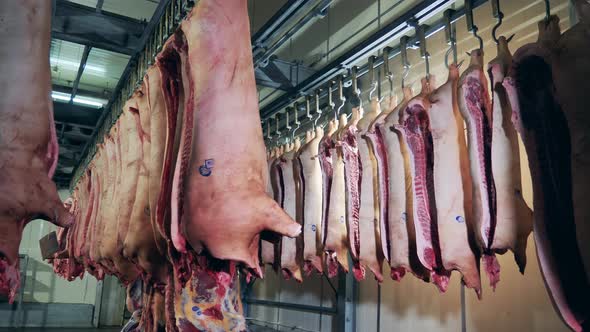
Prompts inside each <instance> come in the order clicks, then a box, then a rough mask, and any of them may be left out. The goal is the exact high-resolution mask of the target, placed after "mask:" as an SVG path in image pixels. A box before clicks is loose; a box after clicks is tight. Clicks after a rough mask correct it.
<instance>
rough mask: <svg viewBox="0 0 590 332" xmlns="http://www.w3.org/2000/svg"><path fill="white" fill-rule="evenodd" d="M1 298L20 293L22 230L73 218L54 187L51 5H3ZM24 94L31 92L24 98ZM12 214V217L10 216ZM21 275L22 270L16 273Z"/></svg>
mask: <svg viewBox="0 0 590 332" xmlns="http://www.w3.org/2000/svg"><path fill="white" fill-rule="evenodd" d="M0 16H2V17H3V20H2V21H0V37H1V38H2V40H3V43H4V44H5V45H10V47H6V48H4V49H3V52H1V54H0V70H2V73H3V77H4V79H3V80H2V81H1V82H0V87H1V88H0V90H1V91H0V142H5V143H0V172H1V173H2V177H0V234H2V235H0V260H1V261H2V263H1V264H2V265H3V268H2V269H3V270H5V272H0V292H2V293H4V292H8V291H9V290H8V288H7V287H6V286H7V285H14V286H15V287H14V288H11V290H14V289H17V288H18V280H14V275H13V274H12V273H9V272H10V269H12V267H14V266H17V265H18V263H17V260H18V258H17V255H18V246H19V243H20V238H21V233H22V229H23V228H24V226H25V225H26V223H28V222H29V220H30V219H32V218H34V217H35V216H40V217H42V218H45V219H48V220H50V221H51V222H53V223H55V224H57V225H58V226H66V227H67V226H69V225H70V224H71V223H73V216H72V215H71V214H70V213H69V212H68V211H67V210H66V209H65V207H64V206H63V205H62V203H61V200H60V199H59V197H58V195H57V190H56V187H55V184H54V183H53V182H52V181H51V176H52V175H53V173H54V171H55V168H56V165H57V156H58V146H57V140H56V135H55V124H54V122H53V109H52V101H51V98H50V91H51V83H50V80H51V78H50V70H49V61H48V59H49V45H50V38H51V36H50V31H51V30H50V26H51V25H50V20H51V3H48V2H46V1H42V0H37V1H29V2H21V1H17V2H14V1H3V2H1V3H0ZM23 91H26V92H27V96H26V98H23ZM9 211H10V212H9ZM17 270H18V269H17Z"/></svg>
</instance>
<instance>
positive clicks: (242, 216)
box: [172, 0, 301, 273]
mask: <svg viewBox="0 0 590 332" xmlns="http://www.w3.org/2000/svg"><path fill="white" fill-rule="evenodd" d="M246 5H247V3H246V1H244V0H240V1H238V0H234V1H223V2H219V1H217V2H216V1H212V0H205V1H200V2H199V3H198V5H197V6H196V7H195V8H194V9H193V11H192V12H191V13H190V15H189V16H188V17H187V19H185V20H183V21H182V25H181V29H182V31H183V32H184V35H185V36H186V47H187V55H186V58H183V56H182V55H181V62H182V66H183V70H186V73H187V77H186V78H185V77H183V85H184V86H185V91H186V90H187V89H188V93H187V96H188V98H187V103H186V105H185V116H184V119H185V121H184V123H183V126H184V128H185V130H184V131H183V139H184V141H183V144H181V151H182V153H181V156H182V159H181V160H180V161H178V163H179V164H180V167H177V170H176V171H177V172H176V173H175V180H176V182H175V184H176V185H175V186H174V188H176V189H174V190H179V189H180V188H184V191H183V193H184V195H177V197H182V202H178V206H179V207H181V208H182V210H180V211H177V212H180V213H178V215H177V216H176V217H177V220H178V221H179V222H180V225H179V226H180V227H179V228H180V229H178V230H177V233H178V232H182V233H183V234H184V235H185V237H186V240H187V242H188V243H190V245H191V247H192V248H193V249H194V250H195V251H197V252H199V251H200V250H202V249H206V250H207V252H208V253H209V254H211V255H212V256H213V257H215V258H218V259H229V260H236V261H239V262H242V263H245V264H246V265H247V266H248V267H249V268H251V269H253V270H254V271H255V272H256V273H260V266H259V263H258V252H259V238H260V233H261V232H262V231H263V230H270V231H273V232H277V233H279V234H282V235H288V236H297V235H299V234H300V232H301V226H300V225H299V224H297V223H295V222H294V221H293V220H292V219H291V218H290V217H289V216H288V215H287V214H286V213H285V212H284V211H283V210H282V209H281V208H280V207H279V206H278V204H277V203H276V202H275V201H273V200H272V198H271V197H268V196H267V195H266V193H265V189H266V188H265V187H266V182H267V180H266V178H267V177H268V172H266V167H267V166H266V155H265V149H264V142H263V138H262V130H261V127H260V116H259V112H258V102H257V94H256V83H255V80H254V68H253V63H252V54H251V51H252V49H251V45H250V29H249V25H250V24H249V20H248V15H247V6H246ZM211 31H215V33H211ZM230 50H231V51H230ZM186 83H188V86H187V84H186ZM236 119H240V121H236ZM191 120H194V121H191ZM228 133H232V134H231V135H228ZM234 137H240V139H239V140H235V139H234ZM177 166H178V164H177ZM181 184H182V185H181ZM177 193H178V192H177ZM175 199H176V198H175ZM173 202H174V200H173ZM221 202H223V204H221ZM173 206H174V204H173ZM173 220H174V218H173ZM172 226H174V221H173V224H172ZM228 230H230V231H228ZM172 233H173V234H172V236H173V239H174V237H175V235H174V230H173V232H172ZM230 239H231V240H230ZM177 244H180V245H179V246H178V249H180V250H183V249H184V248H183V247H182V244H181V243H175V245H177Z"/></svg>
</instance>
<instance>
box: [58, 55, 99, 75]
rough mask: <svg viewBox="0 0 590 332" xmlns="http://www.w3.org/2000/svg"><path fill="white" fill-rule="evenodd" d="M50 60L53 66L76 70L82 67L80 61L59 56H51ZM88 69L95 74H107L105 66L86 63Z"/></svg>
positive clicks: (85, 67)
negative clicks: (59, 57) (58, 57)
mask: <svg viewBox="0 0 590 332" xmlns="http://www.w3.org/2000/svg"><path fill="white" fill-rule="evenodd" d="M49 62H50V64H51V66H64V67H68V68H71V69H74V70H78V68H79V67H80V62H76V61H71V60H64V59H57V58H49ZM86 70H88V71H89V72H94V74H105V73H106V69H105V68H104V67H99V66H93V65H90V64H88V63H86V66H84V71H86Z"/></svg>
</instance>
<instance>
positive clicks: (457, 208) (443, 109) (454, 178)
mask: <svg viewBox="0 0 590 332" xmlns="http://www.w3.org/2000/svg"><path fill="white" fill-rule="evenodd" d="M458 79H459V71H458V69H457V67H456V66H455V65H451V66H450V70H449V78H448V80H447V82H446V83H445V84H443V85H442V86H441V87H439V88H438V89H436V90H435V91H434V92H433V93H432V94H431V95H430V96H429V100H430V103H431V108H430V111H429V118H430V130H431V133H432V141H433V152H434V190H435V196H436V210H437V217H438V220H437V226H438V232H439V239H440V241H439V244H440V251H441V260H442V264H443V267H444V268H445V269H446V270H449V271H450V270H458V271H459V272H460V273H461V274H462V276H463V282H464V283H465V285H466V286H467V287H469V288H473V289H474V290H475V292H476V293H477V294H478V296H481V281H480V275H479V268H478V265H477V262H476V256H475V254H474V250H473V249H474V248H472V246H471V243H470V241H469V238H470V234H469V231H470V223H471V222H472V221H471V213H470V211H471V175H470V173H469V159H468V155H467V144H466V142H465V134H464V131H463V118H462V117H461V115H460V114H459V109H458V106H457V95H456V88H457V81H458Z"/></svg>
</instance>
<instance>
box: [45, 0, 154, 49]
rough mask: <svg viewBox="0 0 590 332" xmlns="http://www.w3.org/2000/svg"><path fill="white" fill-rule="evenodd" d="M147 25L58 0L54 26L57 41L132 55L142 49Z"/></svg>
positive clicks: (64, 0)
mask: <svg viewBox="0 0 590 332" xmlns="http://www.w3.org/2000/svg"><path fill="white" fill-rule="evenodd" d="M145 27H146V23H145V22H142V21H139V20H136V19H133V18H130V17H126V16H122V15H117V14H114V13H109V12H105V11H102V10H101V11H100V12H97V8H91V7H87V6H82V5H79V4H77V3H73V2H69V1H66V0H57V1H56V6H55V16H54V18H53V22H52V24H51V36H52V37H54V38H56V39H61V40H66V41H69V42H73V43H77V44H82V45H85V46H90V47H96V48H100V49H104V50H108V51H112V52H117V53H122V54H127V55H133V54H135V52H137V51H138V50H139V49H140V48H141V46H143V45H142V44H141V37H142V34H143V31H144V29H145Z"/></svg>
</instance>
